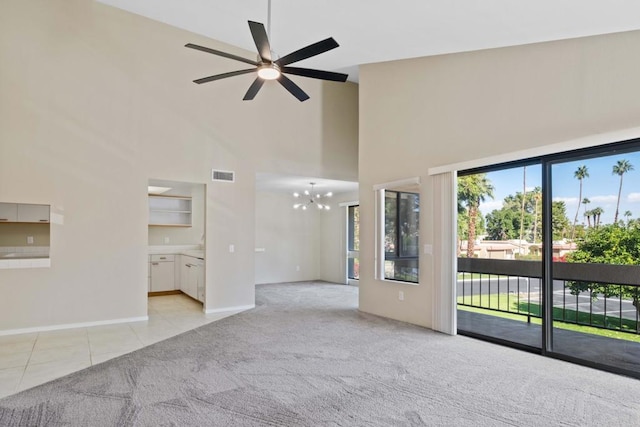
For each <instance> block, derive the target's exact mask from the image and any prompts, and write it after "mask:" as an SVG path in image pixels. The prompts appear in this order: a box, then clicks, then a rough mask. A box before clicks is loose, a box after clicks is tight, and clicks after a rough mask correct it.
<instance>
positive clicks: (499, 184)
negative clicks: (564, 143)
mask: <svg viewBox="0 0 640 427" xmlns="http://www.w3.org/2000/svg"><path fill="white" fill-rule="evenodd" d="M621 159H626V160H628V161H629V162H630V163H631V164H632V165H633V166H634V170H632V171H630V172H628V173H626V174H625V175H624V180H623V184H622V196H621V198H620V214H619V218H618V219H625V218H624V216H623V214H624V212H625V211H631V213H632V214H633V215H632V218H640V152H633V153H625V154H617V155H614V156H606V157H598V158H594V159H586V160H578V161H575V162H567V163H561V164H557V165H554V166H553V168H552V175H553V189H552V192H553V199H554V200H562V201H564V202H565V204H566V206H567V217H569V219H570V221H572V222H573V218H574V216H575V214H576V208H577V206H578V205H577V203H578V195H579V191H580V184H579V181H578V180H577V179H576V178H574V177H573V174H574V172H575V171H576V169H578V167H580V166H582V165H586V166H587V169H588V172H589V177H588V178H586V179H584V180H583V186H582V197H583V198H585V197H586V198H588V199H589V200H591V203H589V205H588V206H587V209H593V208H596V207H601V208H602V209H603V210H604V213H603V214H602V216H601V219H600V221H601V223H604V224H609V223H612V222H613V217H614V215H615V211H616V200H617V195H618V186H619V183H620V177H619V176H618V175H613V174H612V169H613V165H615V164H616V162H617V161H618V160H621ZM526 172H527V191H530V190H532V189H533V188H534V187H536V186H541V182H542V181H541V172H542V171H541V167H540V166H539V165H534V166H527V171H526ZM487 178H489V179H490V180H491V182H492V184H493V186H494V187H495V190H494V196H495V197H494V199H493V200H492V199H488V200H486V201H485V203H481V204H480V210H481V212H482V214H483V215H487V214H488V213H489V212H491V211H492V210H493V209H499V208H500V207H501V206H502V200H503V199H504V198H505V197H506V196H508V195H509V194H515V193H516V192H518V191H519V192H522V167H519V168H515V169H508V170H503V171H497V172H490V173H488V174H487ZM583 212H584V206H582V205H581V206H580V214H579V215H578V224H580V223H582V222H583V221H585V220H584V216H583Z"/></svg>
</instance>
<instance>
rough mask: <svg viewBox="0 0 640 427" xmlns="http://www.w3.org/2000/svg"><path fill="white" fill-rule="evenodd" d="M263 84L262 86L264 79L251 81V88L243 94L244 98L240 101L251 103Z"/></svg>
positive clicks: (257, 78)
mask: <svg viewBox="0 0 640 427" xmlns="http://www.w3.org/2000/svg"><path fill="white" fill-rule="evenodd" d="M263 84H264V79H261V78H260V77H256V79H255V80H254V81H253V83H252V84H251V86H249V90H248V91H247V93H245V95H244V98H242V100H243V101H251V100H252V99H253V98H255V97H256V95H257V94H258V91H259V90H260V88H261V87H262V85H263Z"/></svg>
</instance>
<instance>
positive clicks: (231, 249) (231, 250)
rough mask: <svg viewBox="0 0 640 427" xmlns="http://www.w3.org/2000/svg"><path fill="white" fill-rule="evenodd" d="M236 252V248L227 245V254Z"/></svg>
mask: <svg viewBox="0 0 640 427" xmlns="http://www.w3.org/2000/svg"><path fill="white" fill-rule="evenodd" d="M235 251H236V247H235V246H234V245H229V252H231V253H234V252H235Z"/></svg>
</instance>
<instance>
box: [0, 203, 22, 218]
mask: <svg viewBox="0 0 640 427" xmlns="http://www.w3.org/2000/svg"><path fill="white" fill-rule="evenodd" d="M16 221H18V205H17V204H16V203H0V222H16Z"/></svg>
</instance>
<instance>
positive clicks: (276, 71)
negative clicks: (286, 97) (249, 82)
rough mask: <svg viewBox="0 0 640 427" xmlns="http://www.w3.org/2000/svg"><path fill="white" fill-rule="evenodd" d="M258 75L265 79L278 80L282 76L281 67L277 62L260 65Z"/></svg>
mask: <svg viewBox="0 0 640 427" xmlns="http://www.w3.org/2000/svg"><path fill="white" fill-rule="evenodd" d="M258 77H260V78H261V79H263V80H276V79H278V78H280V68H279V67H278V66H277V65H276V64H273V63H271V64H265V65H262V66H260V67H258Z"/></svg>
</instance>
